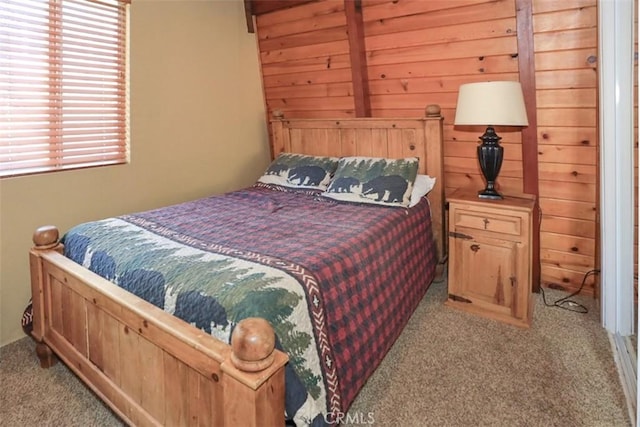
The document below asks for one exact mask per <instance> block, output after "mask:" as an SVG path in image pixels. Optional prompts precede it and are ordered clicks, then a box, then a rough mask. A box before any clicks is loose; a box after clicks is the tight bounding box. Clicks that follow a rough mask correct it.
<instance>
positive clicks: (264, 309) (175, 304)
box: [64, 184, 436, 425]
mask: <svg viewBox="0 0 640 427" xmlns="http://www.w3.org/2000/svg"><path fill="white" fill-rule="evenodd" d="M64 243H65V255H67V256H68V257H70V258H71V259H73V260H74V261H76V262H78V263H80V264H83V265H85V266H86V267H87V268H90V269H91V270H93V271H95V272H96V273H98V274H100V275H102V276H103V277H106V278H107V279H109V280H111V281H113V282H114V283H117V284H118V285H119V286H122V287H124V288H126V289H128V290H130V291H131V292H133V293H135V294H137V295H138V296H141V297H143V298H144V299H146V300H148V301H149V302H151V303H153V304H155V305H157V306H159V307H161V308H163V309H164V310H165V311H168V312H170V313H172V314H174V315H176V316H178V317H181V318H183V319H184V320H186V321H187V322H189V323H192V324H194V325H195V326H197V327H199V328H201V329H203V330H206V331H207V332H208V333H211V334H212V335H214V336H216V337H217V338H219V339H221V340H225V341H227V342H228V341H229V338H230V334H231V331H232V329H233V326H234V325H235V324H236V323H237V322H238V321H240V320H242V319H243V318H245V317H250V316H260V317H264V318H266V319H267V320H268V321H270V322H271V324H272V325H273V326H274V329H275V331H276V335H277V341H278V345H279V346H281V347H282V348H283V350H284V351H285V352H287V353H288V354H289V357H290V360H291V363H290V364H289V366H287V372H286V374H285V375H286V383H287V397H286V401H287V403H286V406H287V413H288V416H290V417H292V418H293V419H294V421H295V422H296V424H298V425H301V424H305V425H322V424H326V423H327V422H328V421H329V422H330V421H331V417H332V416H333V415H332V414H336V413H339V412H346V411H347V409H348V408H349V406H350V404H351V403H352V402H353V400H354V398H355V397H356V395H357V393H358V391H359V390H360V389H361V388H362V386H363V385H364V383H365V381H366V380H367V378H368V377H369V376H370V375H371V374H372V373H373V371H374V370H375V368H376V367H377V366H378V365H379V363H380V362H381V361H382V358H383V357H384V355H385V354H386V353H387V351H388V350H389V348H390V347H391V345H392V344H393V342H394V341H395V340H396V338H397V337H398V336H399V334H400V332H401V331H402V329H403V327H404V325H405V324H406V322H407V321H408V319H409V317H410V315H411V314H412V313H413V311H414V309H415V308H416V306H417V304H418V303H419V301H420V299H421V298H422V296H423V295H424V293H425V292H426V290H427V287H428V286H429V283H430V282H431V280H432V278H433V275H434V271H435V265H436V259H435V258H436V255H435V243H434V240H433V236H432V233H431V224H430V215H429V205H428V203H427V202H426V201H422V202H421V203H419V204H418V205H417V206H415V207H413V208H411V209H403V208H388V207H380V206H375V205H355V204H350V203H343V202H337V201H334V200H330V199H326V198H323V197H321V196H320V195H319V194H318V193H317V192H313V191H301V190H289V189H285V188H282V187H275V186H269V185H265V184H256V185H255V186H253V187H250V188H246V189H243V190H239V191H235V192H231V193H228V194H225V195H221V196H212V197H208V198H203V199H199V200H195V201H192V202H187V203H183V204H179V205H175V206H170V207H165V208H161V209H156V210H151V211H147V212H142V213H138V214H133V215H123V216H120V217H117V218H110V219H107V220H102V221H96V222H91V223H86V224H81V225H79V226H76V227H74V228H73V229H71V230H70V231H69V232H68V233H67V234H66V235H65V237H64Z"/></svg>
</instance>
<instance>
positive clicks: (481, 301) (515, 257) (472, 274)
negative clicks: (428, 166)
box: [446, 190, 535, 327]
mask: <svg viewBox="0 0 640 427" xmlns="http://www.w3.org/2000/svg"><path fill="white" fill-rule="evenodd" d="M448 202H449V277H448V287H449V297H448V299H447V301H446V304H447V305H448V306H451V307H455V308H458V309H461V310H465V311H468V312H471V313H475V314H478V315H481V316H485V317H489V318H492V319H496V320H500V321H503V322H507V323H510V324H513V325H517V326H523V327H528V326H529V325H530V324H531V318H532V316H533V299H532V298H531V272H532V265H531V260H532V252H531V248H532V244H531V233H532V222H533V218H532V213H533V207H534V203H535V198H534V196H531V195H527V194H523V195H519V196H518V197H513V196H506V195H505V196H504V199H502V200H486V199H479V198H478V193H477V192H476V191H469V190H458V191H456V192H454V193H453V194H452V195H451V196H450V197H449V198H448Z"/></svg>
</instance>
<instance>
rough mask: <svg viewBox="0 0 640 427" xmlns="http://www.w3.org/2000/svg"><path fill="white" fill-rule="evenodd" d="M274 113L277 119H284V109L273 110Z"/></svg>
mask: <svg viewBox="0 0 640 427" xmlns="http://www.w3.org/2000/svg"><path fill="white" fill-rule="evenodd" d="M271 114H272V115H273V118H274V119H276V120H283V119H284V111H282V110H273V113H271Z"/></svg>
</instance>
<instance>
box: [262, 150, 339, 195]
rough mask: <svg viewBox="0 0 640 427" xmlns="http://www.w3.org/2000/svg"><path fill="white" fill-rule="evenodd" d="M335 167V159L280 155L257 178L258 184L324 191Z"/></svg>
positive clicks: (303, 155)
mask: <svg viewBox="0 0 640 427" xmlns="http://www.w3.org/2000/svg"><path fill="white" fill-rule="evenodd" d="M337 166H338V158H337V157H320V156H309V155H306V154H296V153H282V154H280V155H279V156H278V157H277V158H276V159H275V160H274V161H273V162H272V163H271V165H269V167H268V168H267V170H266V171H265V172H264V174H263V175H262V176H261V177H260V178H258V182H262V183H264V184H275V185H281V186H283V187H293V188H311V189H318V190H326V188H327V185H328V184H329V181H330V180H331V176H332V175H333V173H334V172H335V170H336V167H337Z"/></svg>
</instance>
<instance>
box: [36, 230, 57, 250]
mask: <svg viewBox="0 0 640 427" xmlns="http://www.w3.org/2000/svg"><path fill="white" fill-rule="evenodd" d="M59 237H60V233H59V232H58V227H56V226H54V225H43V226H42V227H38V228H37V229H36V231H34V232H33V238H32V240H33V243H34V244H35V245H36V247H35V249H40V250H44V249H51V248H54V247H56V246H57V245H58V238H59Z"/></svg>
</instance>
